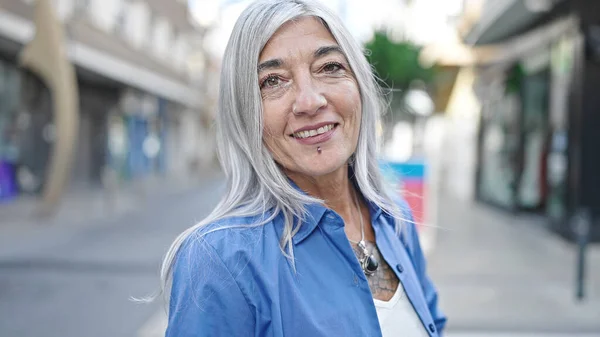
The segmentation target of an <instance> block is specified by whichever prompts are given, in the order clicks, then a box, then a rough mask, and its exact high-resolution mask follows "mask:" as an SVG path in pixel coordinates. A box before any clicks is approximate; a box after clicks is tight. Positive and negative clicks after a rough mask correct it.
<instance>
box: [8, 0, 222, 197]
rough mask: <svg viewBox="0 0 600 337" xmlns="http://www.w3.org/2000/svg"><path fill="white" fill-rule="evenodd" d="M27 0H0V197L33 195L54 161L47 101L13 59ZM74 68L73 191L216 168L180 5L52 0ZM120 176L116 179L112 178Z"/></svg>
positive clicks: (190, 32) (25, 36)
mask: <svg viewBox="0 0 600 337" xmlns="http://www.w3.org/2000/svg"><path fill="white" fill-rule="evenodd" d="M34 3H35V1H33V0H0V199H2V198H4V199H7V198H11V197H12V196H15V195H16V194H18V193H38V192H39V191H40V190H41V188H42V186H43V185H44V182H45V174H46V169H47V163H48V158H49V156H51V155H52V152H51V150H52V142H53V138H54V125H53V115H52V97H51V95H50V93H49V91H48V89H47V88H46V87H45V85H44V84H43V83H42V82H41V81H40V80H39V79H38V78H37V77H36V76H35V75H34V74H33V73H31V72H29V71H27V70H26V69H24V68H21V67H19V65H18V64H19V53H20V51H21V50H22V48H23V46H24V45H25V44H27V43H28V42H29V41H30V40H31V39H32V37H33V36H34V34H35V23H34V17H33V14H34ZM52 3H53V5H54V9H55V11H56V13H57V14H58V16H59V18H60V20H61V22H62V24H63V25H64V27H63V28H64V31H65V34H66V40H67V46H66V48H67V53H68V58H69V60H70V61H71V62H72V63H73V64H74V65H75V67H76V72H77V81H78V86H79V98H80V107H79V109H80V125H79V137H78V144H77V151H76V155H75V160H74V167H73V171H72V175H71V179H70V180H71V181H70V188H90V187H92V188H93V187H94V186H101V185H102V183H103V182H105V178H107V177H112V178H113V180H118V181H131V180H136V179H139V178H143V177H147V176H155V175H159V176H170V175H181V174H187V173H190V171H193V169H194V167H195V166H197V165H198V164H199V163H202V161H207V162H208V161H210V160H212V145H211V144H212V143H211V142H210V141H209V139H210V136H209V134H208V131H206V130H207V128H206V124H207V123H206V122H203V120H205V119H206V118H203V116H202V114H203V113H206V111H202V108H203V100H204V97H203V96H202V92H201V91H200V90H198V89H197V88H196V87H195V86H194V84H193V83H194V81H193V79H194V78H192V75H191V74H190V72H189V67H188V66H189V64H188V57H189V55H190V53H192V52H193V46H194V45H197V43H198V41H197V40H198V38H199V37H198V36H199V35H198V32H196V30H195V28H194V27H193V26H192V25H191V24H190V23H189V22H190V21H189V19H188V7H187V1H185V0H54V1H52ZM114 178H116V179H114Z"/></svg>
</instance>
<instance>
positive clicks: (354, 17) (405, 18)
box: [189, 0, 461, 57]
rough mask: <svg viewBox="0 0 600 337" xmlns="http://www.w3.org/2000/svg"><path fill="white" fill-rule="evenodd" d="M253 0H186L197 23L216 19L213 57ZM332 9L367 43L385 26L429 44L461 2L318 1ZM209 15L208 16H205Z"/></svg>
mask: <svg viewBox="0 0 600 337" xmlns="http://www.w3.org/2000/svg"><path fill="white" fill-rule="evenodd" d="M252 1H253V0H189V3H190V8H191V10H192V12H193V13H195V16H196V17H197V18H199V19H200V21H202V20H205V18H206V19H208V20H209V21H210V18H215V17H217V13H218V12H219V6H220V5H222V4H227V5H225V6H222V8H221V13H220V18H218V19H216V20H215V22H216V23H215V25H214V27H215V29H214V30H213V32H212V33H211V34H210V35H209V36H207V39H206V44H207V45H206V47H207V49H208V50H210V51H211V52H212V53H213V55H214V56H217V57H220V56H221V55H222V54H223V51H224V50H225V45H226V44H227V40H228V39H229V35H230V34H231V30H232V28H233V25H234V23H235V21H236V20H237V18H238V17H239V15H240V13H241V12H242V11H243V10H244V9H245V8H246V7H247V6H248V4H250V3H251V2H252ZM320 1H321V2H322V3H324V4H325V5H327V6H328V7H330V8H331V9H333V10H334V11H335V12H336V13H337V14H338V15H340V17H342V19H343V20H344V22H345V23H346V26H347V27H348V29H349V30H350V32H351V33H352V34H353V35H354V37H355V38H356V39H358V40H359V41H361V42H366V41H368V40H369V39H370V38H371V36H372V34H373V31H374V30H375V29H377V28H380V27H384V26H385V27H388V28H393V29H396V30H397V31H404V32H406V33H408V34H410V35H411V38H412V39H413V40H416V42H421V43H428V42H431V41H432V40H435V39H440V38H444V33H445V32H447V31H448V29H447V23H446V22H447V20H446V16H447V15H448V13H449V12H455V11H456V10H457V8H456V6H457V4H459V3H461V1H460V0H418V1H416V3H415V5H414V6H413V7H412V8H406V7H405V5H404V2H405V1H404V0H320ZM204 13H208V14H204Z"/></svg>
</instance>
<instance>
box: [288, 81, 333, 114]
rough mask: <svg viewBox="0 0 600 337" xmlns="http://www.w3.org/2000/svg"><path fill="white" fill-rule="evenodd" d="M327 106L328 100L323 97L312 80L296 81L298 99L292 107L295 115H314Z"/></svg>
mask: <svg viewBox="0 0 600 337" xmlns="http://www.w3.org/2000/svg"><path fill="white" fill-rule="evenodd" d="M326 105H327V100H326V99H325V96H323V94H322V93H321V92H320V91H319V89H318V88H317V87H316V86H315V85H314V83H313V81H312V80H311V79H302V80H298V81H296V99H295V101H294V103H293V105H292V112H293V113H294V114H295V115H300V114H310V115H313V114H315V113H317V112H318V111H319V109H321V108H322V107H324V106H326Z"/></svg>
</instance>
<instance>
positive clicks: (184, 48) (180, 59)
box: [171, 34, 189, 72]
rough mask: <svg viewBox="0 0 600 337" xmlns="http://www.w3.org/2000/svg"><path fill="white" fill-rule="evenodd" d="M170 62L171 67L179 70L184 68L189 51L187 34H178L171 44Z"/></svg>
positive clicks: (181, 70)
mask: <svg viewBox="0 0 600 337" xmlns="http://www.w3.org/2000/svg"><path fill="white" fill-rule="evenodd" d="M171 49H172V54H171V55H172V62H171V64H172V65H173V67H174V68H175V69H176V70H177V71H180V72H183V71H185V70H186V66H187V63H186V61H187V58H188V53H189V45H188V40H187V36H185V34H179V35H178V36H177V38H176V39H175V42H174V43H173V46H172V48H171Z"/></svg>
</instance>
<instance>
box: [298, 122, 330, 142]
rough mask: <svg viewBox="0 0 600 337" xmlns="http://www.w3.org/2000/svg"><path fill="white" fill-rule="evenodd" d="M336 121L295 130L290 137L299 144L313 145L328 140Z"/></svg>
mask: <svg viewBox="0 0 600 337" xmlns="http://www.w3.org/2000/svg"><path fill="white" fill-rule="evenodd" d="M337 126H338V123H331V122H328V123H321V124H316V125H312V126H308V127H304V128H301V129H298V130H296V131H295V132H294V133H293V134H291V135H290V137H292V138H294V139H295V140H296V141H298V142H299V143H300V144H303V145H314V144H319V143H323V142H325V141H327V140H329V139H330V138H331V137H332V136H333V133H334V132H335V131H336V129H337Z"/></svg>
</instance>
